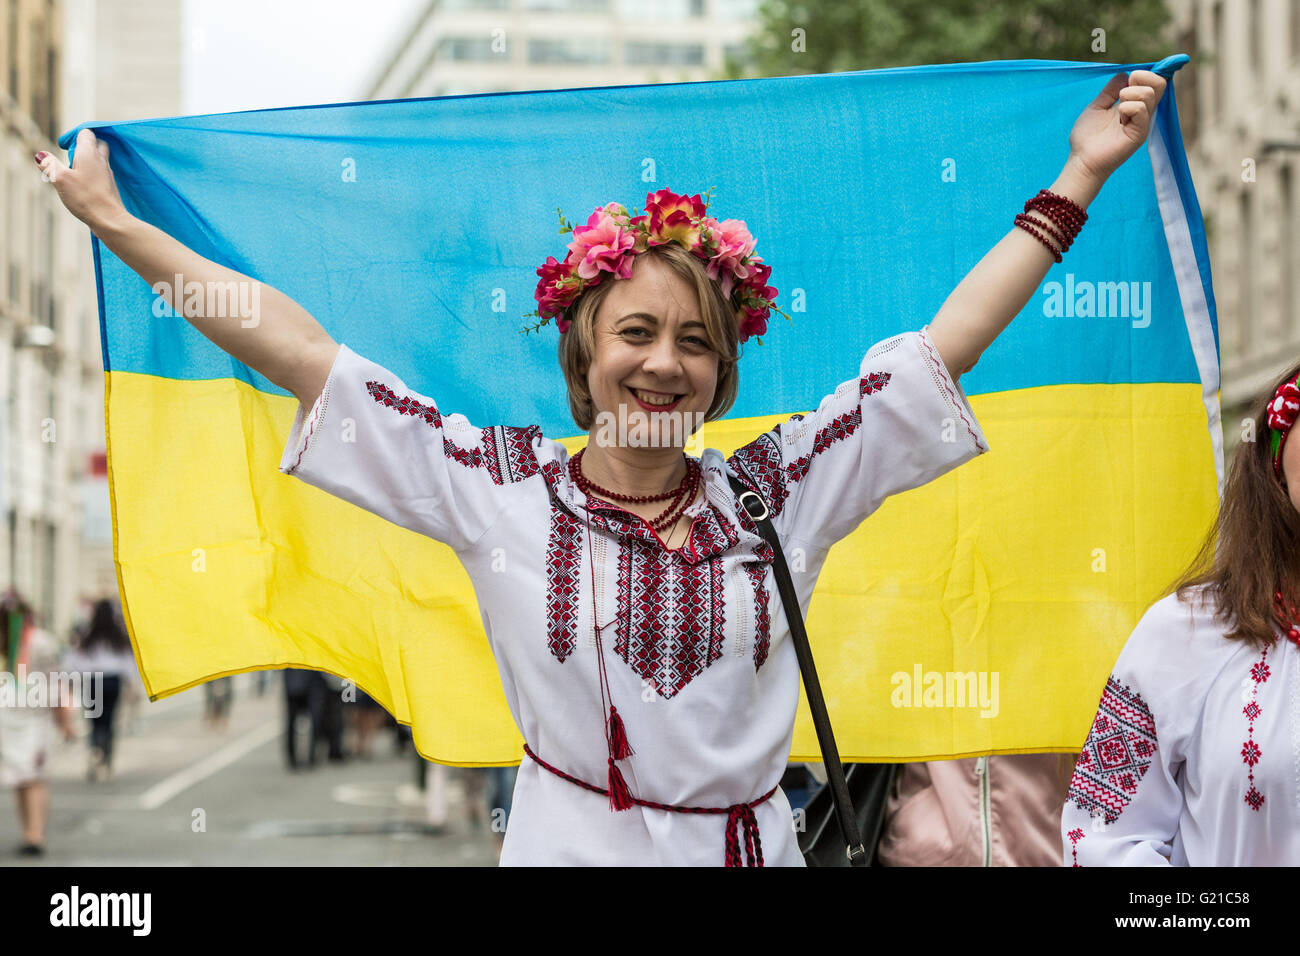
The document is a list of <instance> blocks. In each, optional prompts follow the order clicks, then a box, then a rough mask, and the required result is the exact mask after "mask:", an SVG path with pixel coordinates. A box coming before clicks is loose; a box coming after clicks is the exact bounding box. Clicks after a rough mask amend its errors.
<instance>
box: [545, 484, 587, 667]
mask: <svg viewBox="0 0 1300 956" xmlns="http://www.w3.org/2000/svg"><path fill="white" fill-rule="evenodd" d="M581 535H582V524H581V522H579V521H578V519H577V518H575V517H574V516H573V515H571V514H569V512H567V511H565V510H563V509H561V508H554V507H553V508H551V536H550V540H549V541H548V542H547V544H546V643H547V645H548V646H549V647H550V649H551V653H552V654H554V655H555V657H556V659H557V660H559V661H560V663H564V659H565V658H566V657H568V656H569V655H570V654H572V653H573V648H574V645H575V644H576V643H577V636H578V587H579V583H580V577H579V574H580V571H581V566H582V564H581V558H582V538H581Z"/></svg>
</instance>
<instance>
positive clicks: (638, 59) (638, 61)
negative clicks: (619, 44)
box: [625, 40, 704, 66]
mask: <svg viewBox="0 0 1300 956" xmlns="http://www.w3.org/2000/svg"><path fill="white" fill-rule="evenodd" d="M625 56H626V62H627V64H628V65H629V66H703V65H704V44H702V43H645V42H641V41H635V40H629V41H628V44H627V47H626V52H625Z"/></svg>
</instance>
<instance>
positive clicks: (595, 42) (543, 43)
mask: <svg viewBox="0 0 1300 956" xmlns="http://www.w3.org/2000/svg"><path fill="white" fill-rule="evenodd" d="M528 62H529V63H608V62H609V44H608V43H607V42H606V40H605V38H604V37H557V38H554V39H551V38H535V39H532V40H529V41H528Z"/></svg>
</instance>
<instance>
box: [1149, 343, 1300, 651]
mask: <svg viewBox="0 0 1300 956" xmlns="http://www.w3.org/2000/svg"><path fill="white" fill-rule="evenodd" d="M1297 374H1300V364H1297V365H1295V366H1293V367H1292V368H1291V369H1290V370H1289V371H1288V372H1287V373H1286V376H1285V377H1284V378H1281V379H1279V380H1277V381H1276V382H1274V383H1273V385H1272V386H1271V387H1270V388H1269V390H1268V392H1267V393H1266V394H1265V395H1261V396H1260V398H1259V400H1258V401H1257V402H1256V403H1255V405H1256V407H1257V408H1258V409H1259V411H1258V413H1257V414H1256V415H1255V418H1254V434H1253V436H1251V440H1250V441H1243V442H1242V443H1241V444H1240V445H1239V446H1238V448H1237V453H1236V455H1234V456H1233V460H1232V467H1231V468H1230V469H1229V471H1228V480H1227V481H1226V482H1225V483H1224V486H1223V501H1222V502H1221V503H1220V505H1219V513H1218V516H1217V517H1216V518H1215V520H1214V523H1213V525H1212V526H1211V528H1210V532H1209V534H1208V535H1206V538H1205V541H1204V543H1203V544H1202V545H1201V550H1200V552H1199V553H1198V554H1197V555H1196V557H1195V558H1194V559H1193V561H1192V563H1191V565H1190V566H1189V567H1188V568H1187V570H1186V571H1185V572H1184V573H1183V575H1182V577H1181V578H1179V579H1178V582H1177V584H1176V585H1174V586H1173V587H1171V588H1170V589H1169V590H1168V591H1166V594H1168V593H1173V592H1175V591H1176V592H1177V594H1178V597H1179V598H1180V599H1184V600H1185V599H1186V598H1187V592H1188V591H1190V590H1191V589H1192V588H1195V587H1198V586H1200V585H1205V586H1206V595H1207V596H1208V597H1212V598H1213V599H1214V602H1215V604H1216V605H1217V615H1216V616H1217V617H1218V619H1219V621H1220V623H1222V624H1224V625H1226V626H1228V628H1229V630H1228V632H1227V633H1226V634H1225V635H1224V636H1225V637H1227V638H1228V640H1234V641H1251V642H1253V643H1254V644H1255V646H1256V647H1257V648H1259V649H1260V650H1263V649H1264V647H1266V646H1268V645H1269V644H1271V643H1272V642H1273V640H1274V639H1275V630H1274V629H1275V626H1276V622H1277V616H1276V613H1275V611H1274V597H1273V596H1274V594H1275V593H1276V592H1278V591H1281V592H1282V596H1283V597H1284V598H1285V599H1286V600H1287V602H1288V603H1290V604H1300V600H1297V591H1298V590H1300V512H1297V511H1296V509H1295V505H1293V504H1292V503H1291V497H1290V495H1289V494H1288V493H1287V489H1286V483H1285V478H1283V479H1281V480H1279V478H1278V477H1277V475H1275V474H1274V473H1273V454H1272V448H1271V442H1270V441H1269V428H1268V404H1269V402H1270V401H1272V398H1273V394H1274V393H1275V392H1276V391H1277V389H1278V387H1279V386H1281V384H1282V383H1283V382H1289V381H1291V380H1292V379H1294V378H1295V377H1296V375H1297ZM1298 437H1300V436H1298ZM1292 440H1296V439H1292Z"/></svg>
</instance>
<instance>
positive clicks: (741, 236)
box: [705, 219, 754, 295]
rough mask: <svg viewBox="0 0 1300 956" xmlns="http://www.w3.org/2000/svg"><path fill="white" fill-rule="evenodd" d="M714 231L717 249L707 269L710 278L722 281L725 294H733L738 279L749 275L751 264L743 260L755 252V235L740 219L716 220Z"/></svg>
mask: <svg viewBox="0 0 1300 956" xmlns="http://www.w3.org/2000/svg"><path fill="white" fill-rule="evenodd" d="M712 232H713V239H714V242H715V244H716V250H715V251H714V252H713V255H712V257H711V258H710V259H709V264H708V266H707V268H706V269H705V271H706V272H707V273H708V274H709V278H710V279H718V280H719V281H720V282H721V283H722V294H723V295H731V287H732V286H733V285H734V284H735V281H736V279H744V278H747V277H748V276H749V272H750V266H748V265H745V264H743V263H742V260H743V259H745V258H746V257H747V256H750V255H752V254H753V252H754V237H753V236H751V235H750V234H749V230H748V229H747V228H745V224H744V223H743V222H742V221H741V220H739V219H726V220H724V221H722V222H715V223H713V227H712ZM719 273H721V275H719Z"/></svg>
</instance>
